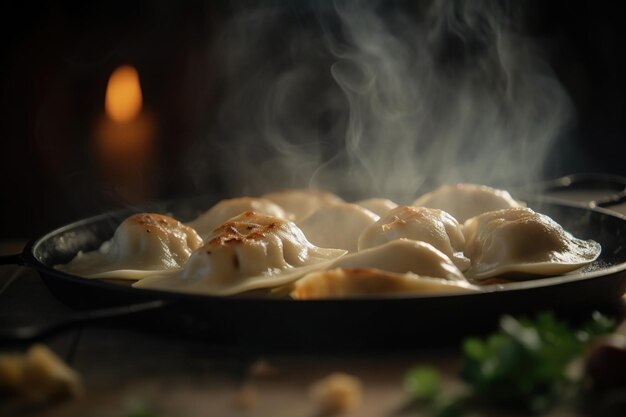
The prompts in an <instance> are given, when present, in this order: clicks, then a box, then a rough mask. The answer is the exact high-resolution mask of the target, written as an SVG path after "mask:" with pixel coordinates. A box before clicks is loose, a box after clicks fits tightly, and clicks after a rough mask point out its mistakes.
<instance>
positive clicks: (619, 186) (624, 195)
mask: <svg viewBox="0 0 626 417" xmlns="http://www.w3.org/2000/svg"><path fill="white" fill-rule="evenodd" d="M540 186H541V188H542V191H543V192H558V191H568V190H572V191H573V190H589V191H593V190H612V191H614V193H613V194H611V195H609V196H608V197H603V198H599V199H596V200H590V201H588V202H587V205H588V206H589V207H612V206H616V205H618V204H621V203H624V202H626V177H622V176H619V175H612V174H601V173H586V174H571V175H565V176H563V177H560V178H556V179H554V180H550V181H546V182H543V183H541V184H540Z"/></svg>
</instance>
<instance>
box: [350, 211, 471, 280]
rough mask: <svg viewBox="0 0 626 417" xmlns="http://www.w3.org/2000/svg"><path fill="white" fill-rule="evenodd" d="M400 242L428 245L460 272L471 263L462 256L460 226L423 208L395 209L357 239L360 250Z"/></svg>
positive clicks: (447, 217) (462, 239)
mask: <svg viewBox="0 0 626 417" xmlns="http://www.w3.org/2000/svg"><path fill="white" fill-rule="evenodd" d="M399 238H407V239H412V240H419V241H422V242H426V243H430V244H431V245H433V246H434V247H435V248H437V249H439V250H440V251H441V252H443V253H444V254H446V255H447V256H448V257H449V258H450V259H451V260H452V261H453V262H454V263H455V265H456V266H458V267H459V269H461V270H462V271H463V270H466V269H467V268H469V265H470V261H469V259H467V258H466V257H465V256H463V249H464V247H465V237H464V236H463V231H462V230H461V225H459V223H458V222H457V221H456V219H454V217H452V216H451V215H449V214H448V213H446V212H445V211H442V210H438V209H431V208H426V207H410V206H399V207H396V208H395V209H393V210H390V211H388V212H387V213H386V214H385V215H383V216H382V217H381V218H380V219H379V220H378V221H377V222H376V223H374V224H373V225H371V226H369V227H368V228H367V229H365V230H364V231H363V233H362V234H361V236H360V237H359V250H363V249H368V248H372V247H374V246H378V245H382V244H383V243H386V242H390V241H392V240H396V239H399Z"/></svg>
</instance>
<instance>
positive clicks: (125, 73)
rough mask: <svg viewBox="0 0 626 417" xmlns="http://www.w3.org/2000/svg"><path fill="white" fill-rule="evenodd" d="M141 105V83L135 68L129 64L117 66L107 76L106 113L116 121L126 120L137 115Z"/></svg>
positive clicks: (122, 121)
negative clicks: (109, 75) (108, 76)
mask: <svg viewBox="0 0 626 417" xmlns="http://www.w3.org/2000/svg"><path fill="white" fill-rule="evenodd" d="M141 105H142V96H141V85H140V84H139V74H138V73H137V70H136V69H135V68H134V67H131V66H130V65H124V66H121V67H119V68H117V69H116V70H115V71H113V74H111V78H109V84H108V85H107V91H106V96H105V99H104V108H105V110H106V113H107V115H108V116H109V117H110V118H111V119H113V120H115V121H116V122H120V123H124V122H128V121H130V120H133V119H134V118H136V117H137V115H138V114H139V112H140V111H141Z"/></svg>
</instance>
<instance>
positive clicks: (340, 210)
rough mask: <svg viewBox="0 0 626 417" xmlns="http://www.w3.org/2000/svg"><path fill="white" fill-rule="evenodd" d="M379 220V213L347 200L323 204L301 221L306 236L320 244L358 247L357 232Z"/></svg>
mask: <svg viewBox="0 0 626 417" xmlns="http://www.w3.org/2000/svg"><path fill="white" fill-rule="evenodd" d="M376 220H378V215H376V214H374V213H372V212H371V211H369V210H367V209H364V208H363V207H361V206H358V205H356V204H350V203H334V204H327V205H324V206H322V207H320V208H318V209H317V210H315V212H313V213H312V214H310V215H309V216H307V217H306V218H304V219H303V220H301V221H300V222H298V223H297V224H298V227H300V229H302V232H304V235H305V236H306V238H307V240H308V241H309V242H311V243H313V244H314V245H316V246H320V247H323V248H339V249H345V250H347V251H349V252H356V251H357V242H358V240H359V236H360V235H361V233H362V232H363V230H365V229H366V228H367V227H368V226H371V225H372V224H374V223H375V222H376Z"/></svg>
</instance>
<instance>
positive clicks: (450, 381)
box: [0, 207, 626, 417]
mask: <svg viewBox="0 0 626 417" xmlns="http://www.w3.org/2000/svg"><path fill="white" fill-rule="evenodd" d="M620 210H624V212H626V207H620ZM21 243H22V242H6V241H4V242H2V243H1V244H0V255H2V254H7V253H15V252H17V250H16V248H17V247H19V246H20V245H21ZM69 312H71V310H70V309H69V308H68V307H66V306H65V305H63V304H62V303H60V302H59V301H57V300H56V299H55V297H54V296H53V295H52V294H51V293H50V292H49V291H48V289H47V288H46V287H45V285H44V284H43V283H42V281H41V279H40V278H39V276H38V274H37V273H36V271H34V270H32V269H29V268H26V267H18V266H0V328H2V327H6V326H14V325H17V324H25V323H32V322H37V321H40V320H46V319H47V318H50V317H52V316H55V315H64V314H67V313H69ZM37 341H38V342H41V343H45V344H46V345H47V346H49V347H50V348H51V349H52V350H53V351H54V352H56V353H57V354H58V355H59V356H60V357H61V358H63V359H64V360H65V361H66V362H67V363H68V364H70V365H71V367H72V368H74V369H75V370H77V371H78V372H79V373H80V375H81V376H82V381H83V384H84V388H85V393H84V395H83V396H82V397H81V398H79V399H76V400H69V401H62V402H59V403H54V404H46V405H44V406H25V405H23V404H21V405H16V404H14V403H13V402H12V401H6V399H5V401H4V402H2V403H0V415H1V416H22V415H24V416H44V417H57V416H58V417H61V416H64V417H65V416H69V417H71V416H81V417H100V416H102V417H105V416H106V417H116V416H120V417H127V416H130V415H132V413H131V411H132V410H138V409H140V408H142V407H143V408H146V409H149V410H150V411H151V412H152V414H151V416H152V415H153V416H155V417H166V416H176V417H197V416H225V417H226V416H272V417H280V416H290V417H294V416H303V417H308V416H317V415H320V413H319V409H318V408H317V406H316V404H315V403H314V401H312V400H311V398H310V397H309V387H310V385H311V384H312V383H313V382H314V381H316V380H318V379H320V378H322V377H324V376H326V375H328V374H329V373H331V372H337V371H341V372H346V373H349V374H351V375H354V376H356V377H358V378H360V379H361V381H362V383H363V387H364V399H363V403H362V405H361V406H360V407H359V408H358V409H356V410H354V411H352V412H350V413H348V414H347V415H352V416H404V415H407V416H409V415H410V416H417V415H425V414H420V413H419V412H416V411H415V410H413V409H408V408H406V404H407V401H408V399H409V398H408V396H407V394H406V393H405V392H404V390H403V387H402V385H403V377H404V374H405V372H406V371H407V369H408V368H409V367H411V366H413V365H420V364H422V365H423V364H429V365H434V366H436V367H438V368H439V369H441V370H442V371H443V373H444V375H445V376H446V385H445V386H446V390H448V391H453V390H454V389H455V387H456V384H457V380H456V379H455V378H454V376H455V375H456V372H457V371H458V361H459V355H458V354H459V349H458V346H450V347H443V348H437V349H429V350H425V349H415V350H411V351H393V352H383V353H381V352H376V353H373V352H364V351H352V352H342V353H339V352H335V353H333V352H330V353H329V352H326V353H311V352H307V353H304V352H280V353H277V352H268V351H264V350H262V349H257V348H255V347H252V346H228V345H222V346H220V345H216V344H215V343H210V342H207V341H203V340H196V339H193V338H186V337H180V336H177V335H173V334H171V333H168V332H159V331H154V330H149V329H145V328H142V327H141V326H139V325H137V323H135V322H133V321H132V320H129V319H126V318H117V319H111V320H105V321H96V322H90V323H86V324H82V325H75V326H72V327H70V328H66V329H63V330H60V331H57V332H55V333H52V334H50V335H48V336H45V337H43V338H41V339H39V340H37ZM32 343H33V341H27V342H0V353H6V352H23V351H25V350H26V349H27V348H28V347H29V346H30V345H31V344H32ZM259 361H262V362H264V363H267V364H269V365H270V366H271V367H272V368H273V370H274V372H266V373H263V374H260V375H257V374H255V373H254V372H252V366H253V364H255V363H258V362H259ZM242 393H247V395H252V396H253V400H254V401H252V403H251V405H249V406H247V407H245V406H243V405H242V404H241V399H242ZM137 415H139V414H137ZM494 415H499V416H502V415H503V414H502V412H498V413H496V414H494ZM514 415H519V414H514ZM550 415H551V416H571V415H575V414H574V412H573V411H572V410H569V409H567V408H565V409H562V408H560V409H556V410H554V411H553V412H552V413H551V414H550Z"/></svg>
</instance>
